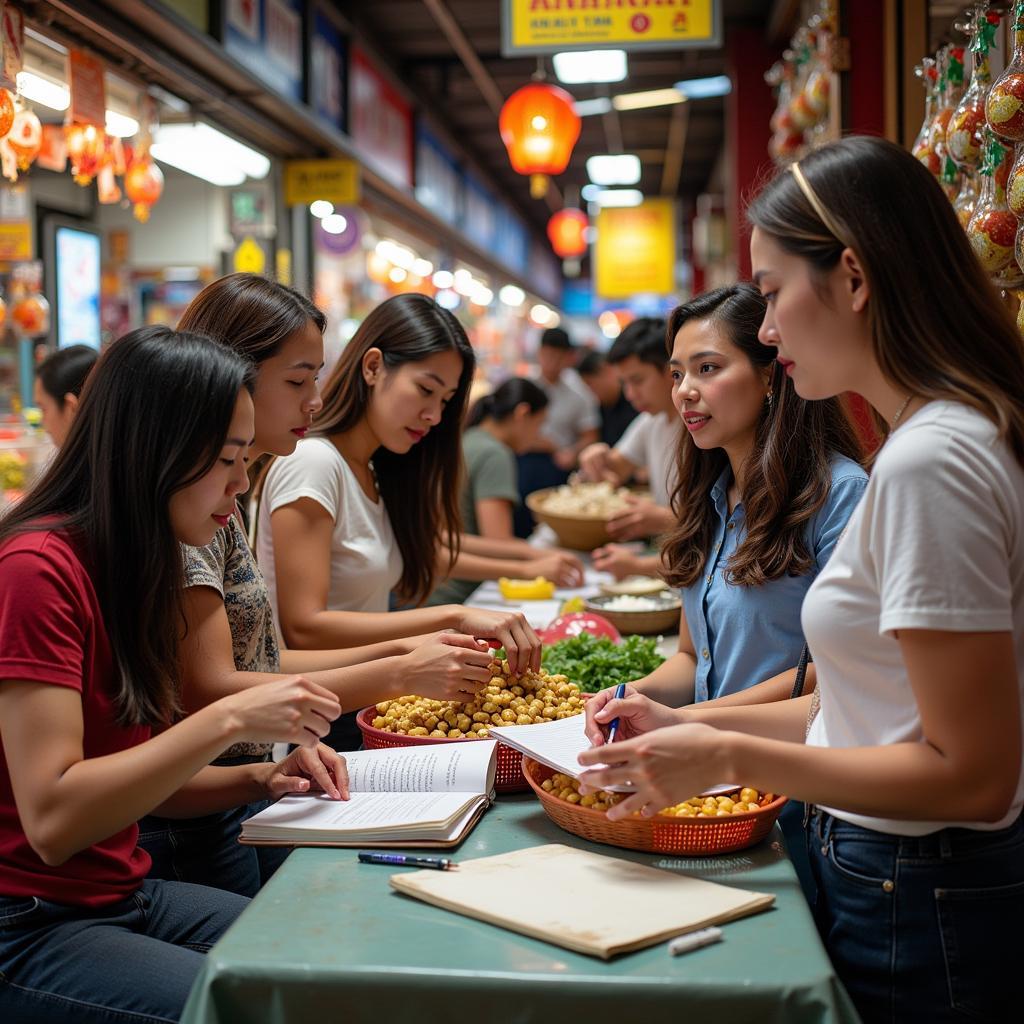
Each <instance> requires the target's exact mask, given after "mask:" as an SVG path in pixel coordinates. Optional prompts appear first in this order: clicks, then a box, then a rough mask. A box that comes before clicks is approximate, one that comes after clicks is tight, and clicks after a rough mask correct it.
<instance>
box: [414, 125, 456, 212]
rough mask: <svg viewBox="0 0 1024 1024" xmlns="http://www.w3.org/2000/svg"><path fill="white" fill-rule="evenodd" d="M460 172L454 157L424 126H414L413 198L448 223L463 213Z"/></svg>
mask: <svg viewBox="0 0 1024 1024" xmlns="http://www.w3.org/2000/svg"><path fill="white" fill-rule="evenodd" d="M462 192H463V188H462V175H461V174H460V173H459V166H458V164H457V163H456V161H455V158H454V157H453V156H452V155H451V153H449V152H448V150H447V149H445V147H444V146H443V145H442V144H441V143H440V142H439V141H438V140H437V139H436V138H435V137H434V136H433V135H432V134H431V132H430V131H429V130H428V129H426V128H425V127H424V126H423V124H422V123H420V124H418V125H417V128H416V199H417V200H418V201H419V202H420V203H422V204H423V205H424V206H425V207H426V208H427V209H428V210H430V211H431V212H432V213H435V214H437V216H438V217H440V218H441V220H443V221H445V222H447V223H448V224H458V223H459V218H460V217H461V216H462V202H463V194H462Z"/></svg>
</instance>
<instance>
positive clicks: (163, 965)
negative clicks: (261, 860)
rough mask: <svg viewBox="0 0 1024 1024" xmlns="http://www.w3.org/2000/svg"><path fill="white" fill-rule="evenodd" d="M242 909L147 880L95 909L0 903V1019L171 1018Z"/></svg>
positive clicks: (115, 1023)
mask: <svg viewBox="0 0 1024 1024" xmlns="http://www.w3.org/2000/svg"><path fill="white" fill-rule="evenodd" d="M248 902H249V901H248V900H246V899H243V898H242V897H241V896H236V895H234V894H233V893H227V892H218V891H217V890H212V889H204V888H202V887H201V886H198V885H184V884H182V883H180V882H155V881H149V880H147V881H145V882H143V883H142V887H141V888H140V889H139V890H138V891H136V892H135V893H134V894H133V895H132V896H130V897H128V898H127V899H124V900H121V901H119V902H118V903H115V904H114V905H113V906H110V907H104V908H102V909H95V908H88V907H69V906H65V905H63V904H59V903H49V902H47V901H46V900H41V899H36V898H34V897H28V898H21V897H11V896H0V1020H3V1021H4V1024H68V1022H69V1021H74V1022H75V1024H127V1022H133V1024H143V1022H149V1021H159V1022H161V1024H162V1022H165V1021H176V1020H178V1018H179V1017H180V1016H181V1012H182V1010H183V1009H184V1008H185V1000H186V999H188V994H189V990H190V989H191V988H192V982H193V981H194V980H195V977H196V975H197V974H198V973H199V970H200V968H201V967H202V965H203V956H204V955H205V953H206V951H207V950H208V949H209V948H210V947H211V946H212V945H213V944H214V943H215V942H216V941H217V940H218V939H219V938H220V937H221V935H223V934H224V932H225V931H227V929H228V927H229V926H230V925H231V924H232V922H234V920H235V918H236V917H238V915H239V914H240V913H241V912H242V911H243V910H244V909H245V906H246V904H247V903H248Z"/></svg>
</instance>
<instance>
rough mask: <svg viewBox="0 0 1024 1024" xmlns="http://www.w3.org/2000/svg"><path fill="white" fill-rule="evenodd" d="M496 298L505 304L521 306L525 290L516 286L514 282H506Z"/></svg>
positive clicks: (524, 299) (524, 298)
mask: <svg viewBox="0 0 1024 1024" xmlns="http://www.w3.org/2000/svg"><path fill="white" fill-rule="evenodd" d="M498 298H499V299H501V301H502V302H503V303H504V304H505V305H506V306H512V307H513V308H515V307H516V306H521V305H522V304H523V303H524V302H525V301H526V292H524V291H523V289H522V288H517V287H516V286H515V285H514V284H507V285H505V287H504V288H502V289H501V291H500V292H498Z"/></svg>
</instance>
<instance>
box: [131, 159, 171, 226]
mask: <svg viewBox="0 0 1024 1024" xmlns="http://www.w3.org/2000/svg"><path fill="white" fill-rule="evenodd" d="M124 191H125V195H127V196H128V198H129V200H131V202H132V203H133V204H134V207H133V211H132V212H133V213H134V214H135V219H136V220H138V221H142V223H143V224H145V222H146V221H147V220H149V211H150V209H151V208H152V207H153V206H154V205H155V204H156V202H157V201H158V200H159V199H160V196H161V195H162V194H163V191H164V175H163V171H161V170H160V168H159V167H157V165H156V164H155V163H154V162H153V158H152V157H151V156H150V155H149V151H148V150H145V151H143V152H141V153H137V154H136V155H135V156H134V158H133V159H132V162H131V164H130V165H129V167H128V173H127V174H126V175H125V176H124Z"/></svg>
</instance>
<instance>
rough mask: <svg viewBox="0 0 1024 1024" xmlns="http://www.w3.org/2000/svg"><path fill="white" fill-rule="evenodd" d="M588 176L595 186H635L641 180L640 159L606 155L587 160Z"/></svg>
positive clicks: (621, 154)
mask: <svg viewBox="0 0 1024 1024" xmlns="http://www.w3.org/2000/svg"><path fill="white" fill-rule="evenodd" d="M587 175H588V177H589V178H590V180H591V181H592V182H593V183H594V184H595V185H635V184H636V183H637V182H638V181H639V180H640V157H638V156H634V155H633V154H632V153H606V154H604V155H602V156H592V157H590V158H589V159H588V160H587Z"/></svg>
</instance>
